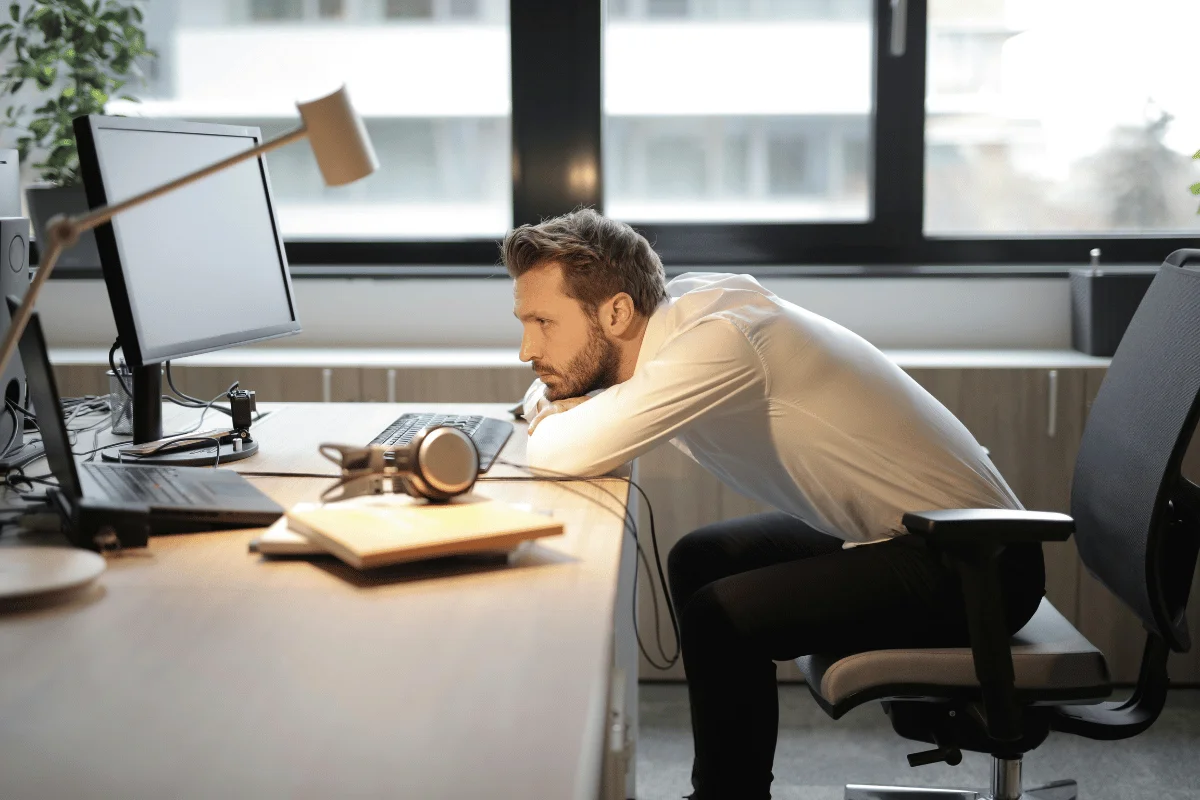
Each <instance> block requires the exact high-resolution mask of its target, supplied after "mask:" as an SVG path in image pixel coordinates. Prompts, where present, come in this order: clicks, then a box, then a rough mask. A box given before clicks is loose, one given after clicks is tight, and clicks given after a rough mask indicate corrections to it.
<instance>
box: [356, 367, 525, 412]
mask: <svg viewBox="0 0 1200 800" xmlns="http://www.w3.org/2000/svg"><path fill="white" fill-rule="evenodd" d="M535 377H536V376H535V375H534V373H533V370H532V369H530V368H529V367H528V366H520V367H403V368H396V369H386V368H375V367H371V368H364V369H363V370H362V399H363V400H366V401H367V402H371V403H386V402H388V401H389V400H390V401H391V402H395V403H516V402H517V401H518V400H520V399H521V398H522V397H524V396H525V390H526V389H528V388H529V384H531V383H532V382H533V379H534V378H535Z"/></svg>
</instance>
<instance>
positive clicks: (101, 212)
mask: <svg viewBox="0 0 1200 800" xmlns="http://www.w3.org/2000/svg"><path fill="white" fill-rule="evenodd" d="M307 135H308V130H307V128H305V127H304V126H303V125H302V126H300V127H299V128H297V129H296V130H294V131H291V132H290V133H285V134H283V135H282V136H278V137H276V138H274V139H271V140H270V141H266V142H263V143H262V144H260V145H258V146H257V147H252V148H251V149H249V150H246V151H244V152H241V153H237V154H235V155H232V156H230V157H229V158H226V159H224V160H222V161H218V162H216V163H215V164H210V165H209V166H207V167H201V168H200V169H198V170H196V171H195V172H192V173H189V174H187V175H184V176H183V177H181V178H176V179H175V180H173V181H171V182H169V183H164V184H163V185H162V186H158V187H156V188H154V189H150V190H148V191H145V192H142V193H141V194H139V195H134V196H133V197H131V198H129V199H128V200H122V201H121V202H119V203H116V204H114V205H108V206H101V207H100V208H96V209H93V210H92V211H90V212H88V213H87V214H84V215H82V216H77V217H70V216H63V215H61V214H60V215H58V216H55V217H54V218H52V219H51V220H50V221H49V222H48V223H47V225H46V239H47V242H46V243H47V245H48V246H47V248H46V252H45V254H44V255H43V256H42V257H41V258H40V259H38V268H37V273H36V274H35V275H34V277H33V281H31V282H30V284H29V288H28V289H27V290H26V291H25V298H24V299H23V300H22V301H21V305H20V307H19V308H18V309H17V311H16V313H15V314H13V317H12V320H10V322H9V325H8V332H7V333H6V334H5V336H4V346H3V349H0V375H2V374H4V370H5V368H6V367H7V366H8V362H9V360H10V359H11V358H12V354H13V352H14V351H15V350H16V349H17V341H18V340H19V339H20V338H21V333H22V332H23V331H24V330H25V325H26V324H28V322H29V316H30V315H31V314H32V313H33V306H34V304H35V303H36V302H37V296H38V293H39V292H41V290H42V286H43V284H45V283H46V279H47V278H49V277H50V273H51V272H52V271H53V270H54V265H55V264H56V263H57V262H58V257H59V256H60V255H61V254H62V251H63V250H66V249H67V248H70V247H73V246H74V245H75V244H76V242H78V241H79V237H80V235H81V234H83V233H85V232H87V231H90V230H91V229H92V228H96V227H99V226H100V225H103V224H104V223H106V222H108V221H109V220H111V219H112V218H113V217H115V216H116V215H117V214H120V213H121V212H122V211H127V210H129V209H131V208H133V207H135V206H139V205H141V204H142V203H145V202H146V201H148V200H153V199H154V198H156V197H160V196H162V195H164V194H167V193H168V192H173V191H175V190H176V189H179V188H181V187H183V186H187V185H188V184H189V183H194V182H196V181H198V180H200V179H201V178H207V177H208V176H209V175H212V174H213V173H216V172H220V171H221V170H223V169H226V168H227V167H231V166H233V165H234V164H238V163H240V162H242V161H246V160H247V159H251V158H256V157H258V156H261V155H263V154H264V153H268V152H270V151H272V150H275V149H276V148H279V147H283V146H284V145H285V144H290V143H292V142H295V141H298V140H300V139H303V138H304V137H305V136H307ZM4 302H5V301H4V298H0V307H3V304H4Z"/></svg>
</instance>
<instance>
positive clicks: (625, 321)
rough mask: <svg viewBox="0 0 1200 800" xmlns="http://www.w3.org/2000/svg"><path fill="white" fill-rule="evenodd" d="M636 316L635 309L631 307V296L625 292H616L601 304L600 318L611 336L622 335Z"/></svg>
mask: <svg viewBox="0 0 1200 800" xmlns="http://www.w3.org/2000/svg"><path fill="white" fill-rule="evenodd" d="M636 317H637V309H636V308H634V307H633V298H632V297H630V296H629V295H628V294H627V293H626V292H619V293H617V294H616V295H614V296H613V297H612V299H611V300H609V301H608V302H607V303H605V304H604V306H603V311H602V318H603V320H604V322H605V327H606V328H608V333H609V334H610V335H612V336H617V337H620V336H624V335H625V332H626V331H628V330H629V328H630V326H631V325H633V321H634V319H635V318H636Z"/></svg>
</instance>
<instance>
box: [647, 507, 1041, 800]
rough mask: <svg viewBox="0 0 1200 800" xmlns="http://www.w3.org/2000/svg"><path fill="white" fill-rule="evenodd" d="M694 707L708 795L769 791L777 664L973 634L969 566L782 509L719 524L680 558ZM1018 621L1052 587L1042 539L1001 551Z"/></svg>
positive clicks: (698, 789)
mask: <svg viewBox="0 0 1200 800" xmlns="http://www.w3.org/2000/svg"><path fill="white" fill-rule="evenodd" d="M668 564H669V570H670V583H671V594H672V596H673V597H674V601H675V605H676V608H677V610H678V612H679V624H680V637H681V640H682V644H683V664H684V668H685V670H686V672H687V680H688V695H689V699H690V702H691V709H692V736H693V740H694V744H695V760H694V762H693V766H692V785H693V787H694V789H695V794H693V795H692V797H693V798H696V800H711V798H739V800H753V799H754V798H765V797H770V790H771V777H772V776H771V763H772V761H773V760H774V756H775V738H776V734H777V731H778V723H779V704H778V696H777V694H776V685H775V663H774V662H775V661H787V660H791V659H794V658H798V657H800V656H803V655H809V654H811V653H820V652H833V653H837V652H854V651H861V650H873V649H885V648H897V647H947V646H953V647H960V646H967V645H968V634H967V622H966V616H965V612H964V610H963V600H962V593H961V589H960V586H959V579H958V575H957V573H955V572H954V571H953V570H952V569H951V568H949V567H947V566H946V565H945V564H944V563H943V562H942V559H941V557H940V555H938V554H937V553H935V552H933V551H931V550H930V549H929V548H927V547H926V546H925V544H924V542H923V541H922V540H920V539H918V538H917V537H915V536H899V537H897V538H895V539H891V540H889V541H887V542H882V543H879V544H870V545H863V546H860V547H854V548H849V549H843V548H842V541H841V540H840V539H836V538H834V537H832V536H828V535H826V534H823V533H820V532H818V531H816V530H813V529H812V528H810V527H809V526H807V525H805V524H804V523H802V522H800V521H799V520H797V519H796V518H795V517H791V516H788V515H787V514H782V513H772V514H758V515H755V516H751V517H744V518H742V519H735V520H729V521H726V522H720V523H717V524H715V525H709V526H706V527H704V528H700V529H699V530H696V531H693V532H692V533H690V534H688V535H687V536H685V537H683V539H681V540H680V541H679V543H678V544H676V545H675V547H674V548H673V549H672V550H671V553H670V557H669V558H668ZM1001 582H1002V585H1003V586H1004V589H1005V596H1004V607H1005V615H1006V620H1007V622H1008V627H1009V629H1010V630H1011V631H1013V632H1015V631H1017V630H1019V629H1020V628H1021V627H1022V626H1023V625H1024V624H1025V623H1026V622H1028V621H1029V618H1030V617H1032V616H1033V613H1034V611H1036V610H1037V607H1038V603H1039V602H1040V601H1041V598H1042V595H1043V593H1044V591H1045V583H1046V576H1045V567H1044V564H1043V562H1042V550H1041V545H1040V544H1034V545H1022V546H1014V547H1010V548H1008V550H1006V551H1005V552H1004V554H1003V555H1002V556H1001Z"/></svg>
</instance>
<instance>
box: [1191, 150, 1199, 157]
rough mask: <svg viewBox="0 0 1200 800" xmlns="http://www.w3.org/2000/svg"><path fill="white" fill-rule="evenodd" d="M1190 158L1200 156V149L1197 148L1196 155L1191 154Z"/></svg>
mask: <svg viewBox="0 0 1200 800" xmlns="http://www.w3.org/2000/svg"><path fill="white" fill-rule="evenodd" d="M1192 158H1200V150H1197V151H1196V155H1194V156H1192Z"/></svg>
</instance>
